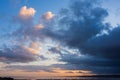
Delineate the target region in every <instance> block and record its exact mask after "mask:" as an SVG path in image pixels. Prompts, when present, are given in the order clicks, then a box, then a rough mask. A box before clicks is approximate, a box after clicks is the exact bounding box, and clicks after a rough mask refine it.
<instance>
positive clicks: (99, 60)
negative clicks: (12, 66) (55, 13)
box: [46, 0, 120, 74]
mask: <svg viewBox="0 0 120 80" xmlns="http://www.w3.org/2000/svg"><path fill="white" fill-rule="evenodd" d="M97 5H98V3H97V2H95V0H76V1H73V2H72V3H71V5H70V7H69V8H68V9H62V10H61V11H60V16H61V18H60V19H59V21H58V23H59V27H60V28H59V29H56V30H54V27H53V29H51V30H49V31H48V33H46V34H47V35H48V36H50V37H52V38H54V39H56V40H58V41H60V42H61V43H62V44H63V45H66V46H68V47H69V48H72V49H73V48H76V49H79V51H80V53H81V54H82V56H78V55H79V54H70V53H69V52H68V54H63V55H61V59H60V61H64V62H67V64H66V65H63V66H62V65H59V67H62V68H65V69H74V68H75V69H85V70H86V69H87V70H91V71H93V72H95V73H103V74H104V73H108V74H111V73H113V74H115V73H120V64H119V62H120V58H119V57H120V42H119V41H120V38H119V34H120V28H119V26H118V27H117V28H114V29H113V30H110V28H111V26H110V25H109V24H108V23H104V19H105V18H106V17H107V16H108V12H107V11H106V10H105V9H103V8H101V7H100V6H97ZM103 30H106V31H108V33H109V34H108V35H106V34H103V35H100V36H97V35H98V34H101V33H102V31H103ZM50 51H52V52H55V53H56V52H57V53H59V54H62V53H61V51H59V50H57V49H56V48H51V50H50Z"/></svg>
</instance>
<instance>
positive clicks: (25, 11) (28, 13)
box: [19, 6, 36, 19]
mask: <svg viewBox="0 0 120 80" xmlns="http://www.w3.org/2000/svg"><path fill="white" fill-rule="evenodd" d="M35 13H36V10H35V9H34V8H27V6H23V7H22V8H21V10H20V13H19V15H20V17H21V18H22V19H28V18H32V17H33V16H34V15H35Z"/></svg>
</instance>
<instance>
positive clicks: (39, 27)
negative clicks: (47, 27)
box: [35, 24, 44, 30]
mask: <svg viewBox="0 0 120 80" xmlns="http://www.w3.org/2000/svg"><path fill="white" fill-rule="evenodd" d="M43 28H44V25H43V24H38V25H36V26H35V30H40V29H43Z"/></svg>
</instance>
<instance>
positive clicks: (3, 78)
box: [0, 77, 14, 80]
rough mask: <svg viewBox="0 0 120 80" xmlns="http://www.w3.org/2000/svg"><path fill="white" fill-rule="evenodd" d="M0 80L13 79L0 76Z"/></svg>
mask: <svg viewBox="0 0 120 80" xmlns="http://www.w3.org/2000/svg"><path fill="white" fill-rule="evenodd" d="M0 80H14V79H13V78H11V77H0Z"/></svg>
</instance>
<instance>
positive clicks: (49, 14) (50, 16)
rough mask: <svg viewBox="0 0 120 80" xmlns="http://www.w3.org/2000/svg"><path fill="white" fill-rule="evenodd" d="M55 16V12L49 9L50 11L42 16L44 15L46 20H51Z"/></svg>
mask: <svg viewBox="0 0 120 80" xmlns="http://www.w3.org/2000/svg"><path fill="white" fill-rule="evenodd" d="M54 16H55V14H53V13H52V12H51V11H48V12H47V13H45V14H44V15H43V16H42V17H43V18H44V19H45V20H50V19H52V18H53V17H54Z"/></svg>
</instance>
